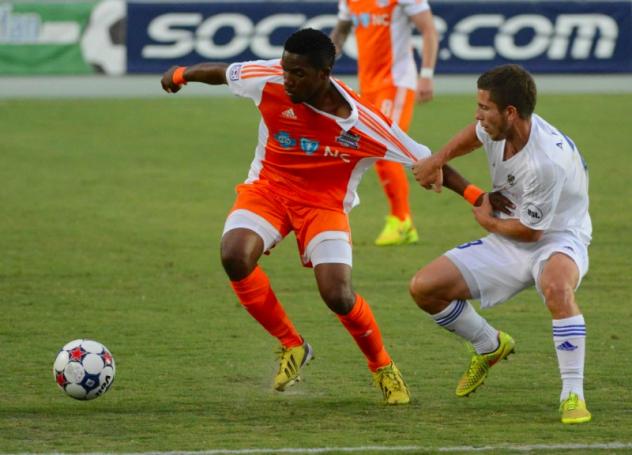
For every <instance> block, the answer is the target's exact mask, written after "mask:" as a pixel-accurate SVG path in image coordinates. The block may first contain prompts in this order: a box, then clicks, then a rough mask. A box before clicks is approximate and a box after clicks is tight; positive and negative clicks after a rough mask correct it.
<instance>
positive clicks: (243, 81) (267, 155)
mask: <svg viewBox="0 0 632 455" xmlns="http://www.w3.org/2000/svg"><path fill="white" fill-rule="evenodd" d="M226 79H227V80H228V85H229V88H230V90H231V91H232V92H233V93H235V94H236V95H240V96H244V97H248V98H251V99H252V100H253V101H254V102H255V104H256V105H257V107H258V109H259V112H260V113H261V122H260V123H259V140H258V144H257V148H256V150H255V158H254V160H253V162H252V164H251V166H250V172H249V174H248V178H247V180H246V183H248V184H254V185H267V186H269V187H270V189H272V190H274V192H275V193H276V194H278V195H280V196H282V197H284V198H286V199H290V200H294V201H298V202H301V203H303V204H306V205H310V206H314V207H320V208H328V209H332V210H344V211H345V212H348V211H349V210H351V208H352V207H354V206H355V205H357V204H358V202H359V198H358V195H357V193H356V189H357V186H358V184H359V182H360V179H361V177H362V175H363V174H364V172H365V171H366V170H367V169H368V168H369V167H371V165H372V164H373V163H374V162H375V161H376V160H378V159H386V160H389V161H394V162H399V163H402V164H408V165H410V164H412V163H414V162H415V161H416V160H418V159H420V158H425V157H427V156H429V155H430V150H429V149H428V147H426V146H425V145H422V144H419V143H417V142H415V141H414V140H413V139H411V138H410V137H409V136H408V135H406V133H404V132H403V131H402V130H401V129H400V128H399V127H398V126H397V125H396V124H393V123H392V122H391V120H389V119H388V118H386V117H385V116H384V115H382V114H381V113H380V112H379V111H377V110H376V108H375V107H373V105H372V104H365V103H364V102H362V100H360V99H359V97H358V95H357V94H356V93H355V92H353V91H352V90H351V89H350V88H348V87H347V86H346V85H344V84H343V83H342V82H340V81H337V80H336V79H333V78H332V79H331V83H332V84H333V86H334V87H335V88H336V89H337V90H338V91H339V92H340V94H341V95H342V96H343V97H344V98H345V100H346V101H347V103H349V106H351V115H349V117H347V118H340V117H336V116H333V115H331V114H328V113H326V112H323V111H319V110H317V109H315V108H314V107H312V106H310V105H308V104H305V103H298V104H295V103H293V102H292V101H291V100H290V98H289V97H288V95H287V94H286V93H285V90H284V88H283V70H282V69H281V65H280V63H279V60H278V59H277V60H259V61H254V62H244V63H234V64H232V65H230V66H229V67H228V69H227V70H226Z"/></svg>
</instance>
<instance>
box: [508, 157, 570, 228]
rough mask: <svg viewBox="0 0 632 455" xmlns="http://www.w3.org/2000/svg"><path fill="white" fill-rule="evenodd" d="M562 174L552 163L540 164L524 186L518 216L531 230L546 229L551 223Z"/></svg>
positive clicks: (562, 178)
mask: <svg viewBox="0 0 632 455" xmlns="http://www.w3.org/2000/svg"><path fill="white" fill-rule="evenodd" d="M563 185H564V172H563V171H562V169H560V168H559V167H558V166H557V165H555V164H554V163H553V162H550V161H549V162H545V163H540V165H539V166H538V167H537V168H535V169H534V172H533V173H532V175H531V179H530V180H529V181H527V182H526V184H525V193H524V195H523V198H522V204H521V205H520V210H519V213H518V216H519V218H520V222H521V223H522V224H524V225H525V226H527V227H530V228H531V229H537V230H539V231H541V230H545V229H547V228H548V227H549V226H550V225H551V223H552V222H553V217H554V215H555V209H556V208H557V204H558V202H559V200H560V195H561V194H562V187H563Z"/></svg>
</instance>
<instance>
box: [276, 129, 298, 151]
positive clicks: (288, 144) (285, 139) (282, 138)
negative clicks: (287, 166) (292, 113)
mask: <svg viewBox="0 0 632 455" xmlns="http://www.w3.org/2000/svg"><path fill="white" fill-rule="evenodd" d="M274 138H275V139H276V140H277V142H278V143H279V145H280V146H281V147H283V148H284V149H291V148H292V147H294V146H295V145H296V139H294V138H292V136H290V133H288V132H287V131H279V132H278V133H277V134H275V135H274Z"/></svg>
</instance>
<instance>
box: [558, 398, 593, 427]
mask: <svg viewBox="0 0 632 455" xmlns="http://www.w3.org/2000/svg"><path fill="white" fill-rule="evenodd" d="M560 414H562V423H586V422H590V419H592V415H591V414H590V412H589V411H588V409H586V402H585V401H584V400H580V399H579V397H578V396H577V394H575V393H571V394H570V395H569V396H568V398H567V399H566V400H564V401H562V403H560Z"/></svg>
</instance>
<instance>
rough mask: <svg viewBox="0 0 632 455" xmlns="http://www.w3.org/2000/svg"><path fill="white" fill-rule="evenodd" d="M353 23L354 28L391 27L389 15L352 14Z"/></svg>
mask: <svg viewBox="0 0 632 455" xmlns="http://www.w3.org/2000/svg"><path fill="white" fill-rule="evenodd" d="M351 22H352V23H353V26H354V27H369V26H371V25H377V26H378V27H388V26H389V25H390V21H389V20H388V14H375V13H374V14H371V13H360V14H352V15H351Z"/></svg>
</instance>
